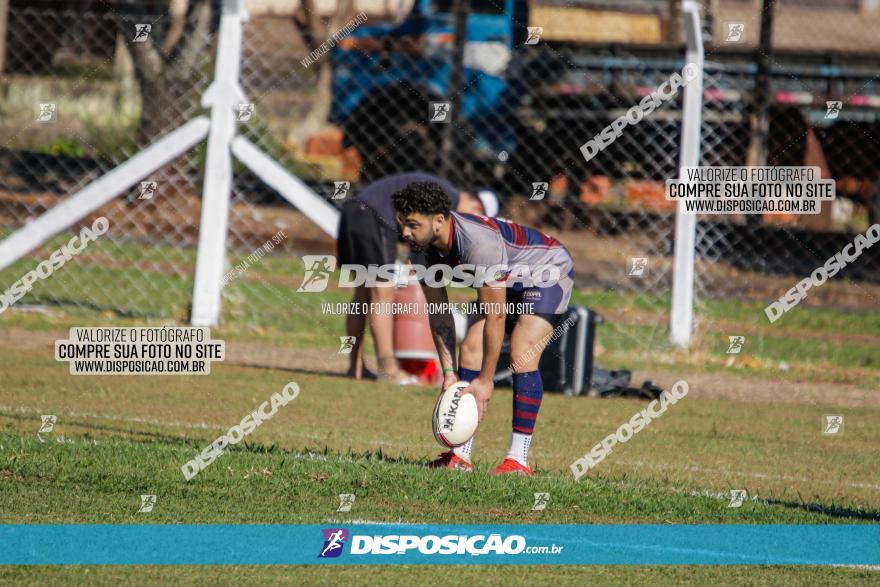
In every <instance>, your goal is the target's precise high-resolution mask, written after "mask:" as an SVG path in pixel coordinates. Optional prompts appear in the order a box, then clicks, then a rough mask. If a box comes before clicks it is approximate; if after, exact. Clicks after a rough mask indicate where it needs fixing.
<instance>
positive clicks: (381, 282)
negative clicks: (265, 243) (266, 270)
mask: <svg viewBox="0 0 880 587" xmlns="http://www.w3.org/2000/svg"><path fill="white" fill-rule="evenodd" d="M303 265H304V267H305V274H304V275H303V282H302V285H300V287H299V288H298V289H297V290H296V291H298V292H307V293H317V292H322V291H324V290H326V289H327V286H328V285H329V284H330V276H331V274H332V273H333V272H334V271H335V270H336V257H334V256H333V255H303ZM340 269H341V271H342V274H341V275H340V276H339V281H338V283H337V286H338V287H360V286H367V287H402V286H406V285H409V283H411V282H412V283H415V282H418V281H421V280H424V282H425V284H426V285H428V286H430V287H446V286H447V285H456V286H460V287H480V286H482V285H490V286H493V287H496V286H499V285H501V284H502V283H503V284H504V285H506V286H507V287H512V286H514V285H516V284H522V285H523V287H550V286H552V285H555V284H557V283H558V282H559V280H560V277H561V276H562V269H561V268H560V267H558V266H556V265H552V264H543V265H537V266H536V267H531V266H529V265H526V264H515V265H508V264H506V263H499V264H496V265H488V266H487V265H474V264H472V263H461V264H459V265H456V266H450V265H445V264H442V263H435V264H433V265H430V266H428V267H426V266H424V265H418V264H409V265H399V264H396V263H389V264H386V265H370V266H369V267H367V266H365V265H358V264H348V263H346V264H344V265H341V266H340Z"/></svg>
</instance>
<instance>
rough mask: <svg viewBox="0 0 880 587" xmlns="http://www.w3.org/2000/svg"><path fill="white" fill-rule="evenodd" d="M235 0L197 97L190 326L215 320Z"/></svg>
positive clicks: (231, 118)
mask: <svg viewBox="0 0 880 587" xmlns="http://www.w3.org/2000/svg"><path fill="white" fill-rule="evenodd" d="M242 18H243V13H242V11H241V3H240V0H223V15H222V17H221V18H220V35H219V38H218V40H217V65H216V67H215V68H214V81H213V82H212V83H211V86H210V87H209V88H208V90H207V92H205V95H204V96H203V97H202V106H204V107H206V108H207V107H209V106H210V108H211V131H210V133H209V134H208V156H207V161H206V163H205V178H204V182H203V187H202V216H201V222H200V223H199V247H198V257H197V260H196V277H195V286H194V288H193V303H192V317H191V321H192V324H193V326H215V325H216V324H217V323H218V321H219V320H220V294H221V293H222V289H223V282H222V280H223V272H224V270H225V269H226V232H227V226H228V222H229V200H230V197H231V193H232V153H231V151H230V148H231V144H232V139H233V138H234V137H235V131H236V118H235V114H234V111H235V106H236V105H237V104H239V103H242V102H244V99H245V98H244V92H243V91H242V90H241V87H240V86H239V85H238V73H239V64H240V61H241V59H240V58H241V38H242V30H241V29H242V27H241V22H242Z"/></svg>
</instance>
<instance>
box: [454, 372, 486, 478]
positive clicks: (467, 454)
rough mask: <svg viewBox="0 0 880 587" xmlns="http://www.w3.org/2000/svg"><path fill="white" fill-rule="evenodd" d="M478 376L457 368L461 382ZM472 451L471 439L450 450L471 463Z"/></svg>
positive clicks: (477, 373)
mask: <svg viewBox="0 0 880 587" xmlns="http://www.w3.org/2000/svg"><path fill="white" fill-rule="evenodd" d="M479 374H480V372H479V371H474V370H472V369H465V368H464V367H461V366H459V367H458V378H459V379H460V380H461V381H473V380H474V379H476V378H477V376H478V375H479ZM473 449H474V439H473V438H471V439H470V440H468V441H467V442H465V443H464V444H462V445H461V446H458V447H456V448H454V449H452V452H453V453H455V456H457V457H458V458H460V459H464V460H466V461H467V462H469V463H470V462H471V451H472V450H473Z"/></svg>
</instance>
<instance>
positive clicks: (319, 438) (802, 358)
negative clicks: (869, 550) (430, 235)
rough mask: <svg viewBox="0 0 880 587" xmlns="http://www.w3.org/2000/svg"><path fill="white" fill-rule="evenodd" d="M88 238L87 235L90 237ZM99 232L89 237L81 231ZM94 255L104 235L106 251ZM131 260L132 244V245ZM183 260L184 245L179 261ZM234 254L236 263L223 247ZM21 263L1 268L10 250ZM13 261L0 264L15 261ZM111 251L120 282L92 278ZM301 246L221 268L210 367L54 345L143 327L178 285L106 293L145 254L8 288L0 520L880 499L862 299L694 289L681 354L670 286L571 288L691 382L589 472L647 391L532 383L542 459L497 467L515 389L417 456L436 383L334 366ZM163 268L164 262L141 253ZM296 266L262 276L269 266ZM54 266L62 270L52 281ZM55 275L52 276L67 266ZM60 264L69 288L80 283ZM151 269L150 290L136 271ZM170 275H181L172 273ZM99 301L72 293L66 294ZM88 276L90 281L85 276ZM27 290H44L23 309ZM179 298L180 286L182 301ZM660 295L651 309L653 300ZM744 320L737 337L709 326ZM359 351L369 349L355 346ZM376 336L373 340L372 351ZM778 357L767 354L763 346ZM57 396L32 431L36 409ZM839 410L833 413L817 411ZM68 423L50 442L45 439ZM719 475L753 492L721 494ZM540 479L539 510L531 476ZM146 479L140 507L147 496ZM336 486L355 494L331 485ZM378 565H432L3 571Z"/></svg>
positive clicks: (661, 510) (644, 519)
mask: <svg viewBox="0 0 880 587" xmlns="http://www.w3.org/2000/svg"><path fill="white" fill-rule="evenodd" d="M89 252H90V253H92V252H93V251H91V250H90V251H89ZM95 252H96V253H97V252H98V251H95ZM106 253H107V254H111V253H112V251H110V252H106ZM141 254H142V255H144V258H143V259H142V262H143V263H148V261H149V260H150V259H149V255H150V253H149V252H146V253H141ZM183 261H184V260H183V259H182V258H181V262H183ZM233 262H234V261H233ZM14 267H15V266H14ZM23 269H24V270H26V268H23V267H21V266H20V267H17V268H15V270H11V269H7V270H6V271H4V272H3V273H2V274H0V276H2V278H3V280H2V282H3V283H11V282H12V281H13V280H14V279H15V278H16V276H19V275H20V274H21V273H22V272H23ZM107 271H113V272H117V273H115V274H114V275H115V277H114V280H115V282H118V283H120V284H125V285H124V287H122V286H121V289H120V290H117V291H103V290H102V292H101V293H99V292H98V291H97V290H98V289H99V288H98V287H97V286H96V285H95V286H94V288H95V292H94V297H92V293H91V290H90V286H88V285H87V284H94V283H101V282H104V283H106V281H104V280H105V279H106V278H107V275H106V274H105V273H106V272H107ZM301 273H302V268H301V267H298V266H297V265H296V263H295V259H294V260H293V261H292V260H290V259H289V258H266V259H264V260H263V261H262V262H261V263H260V264H258V265H256V266H254V267H252V268H251V269H250V270H249V271H248V273H247V274H246V275H245V276H244V277H243V278H242V279H241V280H240V281H237V282H235V283H234V284H233V285H232V289H231V290H230V294H231V297H230V299H229V300H227V302H226V303H227V306H226V309H227V310H228V312H227V313H226V314H224V316H225V319H224V323H223V325H222V327H220V328H217V329H213V330H212V336H213V338H215V339H217V338H219V339H223V340H225V341H226V343H227V352H228V358H227V360H226V361H225V362H224V363H219V364H218V363H215V364H214V365H213V367H212V372H211V375H210V376H205V377H194V376H190V377H187V376H152V377H150V376H144V377H128V376H105V377H99V376H72V375H70V374H69V373H68V366H67V364H66V363H59V362H56V361H55V360H54V354H53V343H54V340H57V339H61V338H67V331H68V329H69V328H71V327H73V326H97V325H115V326H122V325H149V324H164V323H168V322H169V321H174V320H180V319H181V317H182V315H181V312H182V310H181V307H182V306H181V296H180V292H186V291H187V290H188V287H189V284H185V283H184V284H181V283H180V281H176V282H175V281H174V279H172V278H169V277H166V278H164V279H166V281H168V282H169V283H172V282H174V285H173V287H171V286H169V287H168V288H165V287H164V285H163V283H164V282H163V281H162V279H159V278H158V277H157V278H156V279H155V280H153V279H152V278H150V285H149V288H157V290H158V291H160V292H163V291H164V292H165V293H167V295H157V296H155V298H154V299H153V300H152V302H151V303H152V305H150V306H148V307H143V308H141V310H140V311H135V308H134V307H133V306H132V308H129V310H130V311H128V310H126V311H123V312H111V311H109V308H110V307H111V306H112V304H113V303H114V302H113V300H115V299H116V298H117V297H119V298H120V299H121V300H122V302H121V303H123V305H124V303H125V301H126V298H125V295H126V294H125V292H126V291H128V292H130V294H131V295H134V294H133V293H132V292H138V291H142V290H143V288H144V287H148V286H147V285H145V284H143V283H139V282H138V280H137V277H138V276H141V279H143V277H142V274H141V273H140V272H135V270H133V269H124V268H122V269H120V268H115V269H107V268H102V267H100V266H96V265H92V264H89V263H71V264H70V265H69V266H65V267H64V269H63V273H60V274H59V276H58V280H57V282H56V281H55V279H54V278H53V279H52V280H49V281H47V282H43V283H40V284H39V285H38V287H37V288H35V290H34V292H33V293H32V295H31V296H30V297H29V298H26V299H25V300H23V301H22V302H20V303H19V304H20V306H17V307H13V309H11V310H8V311H6V312H4V313H3V314H0V521H2V523H314V524H324V523H343V524H344V523H352V522H356V521H372V522H382V521H384V522H398V521H402V522H448V523H583V524H589V523H677V524H681V523H686V524H698V523H818V524H838V523H875V524H876V523H877V522H878V521H880V477H878V466H877V462H878V460H877V454H878V448H880V391H878V389H880V387H878V386H880V353H878V349H880V314H878V313H877V312H876V311H874V312H863V313H858V312H835V311H833V310H829V309H813V308H808V307H803V308H799V309H798V310H797V311H795V312H790V313H789V315H787V316H786V317H785V319H784V320H782V321H781V323H780V325H779V326H778V327H776V326H774V327H772V328H771V327H770V325H768V324H767V322H766V319H765V318H764V317H763V312H762V309H761V308H760V307H759V306H758V305H756V304H746V303H739V302H736V301H725V302H709V301H706V302H703V303H702V305H701V308H700V314H701V316H702V320H703V321H702V323H701V329H700V336H699V338H698V340H697V342H696V344H695V347H694V349H692V351H691V352H690V353H682V352H680V351H676V350H674V349H672V348H671V347H669V346H668V345H667V344H666V343H665V342H664V339H665V332H664V330H663V326H662V325H663V324H665V322H664V320H665V317H664V314H663V308H665V307H667V306H668V304H666V305H664V304H665V302H663V300H660V301H659V302H657V300H653V301H651V302H650V303H648V302H646V301H645V300H644V299H643V298H640V297H638V296H635V295H632V294H621V293H614V292H601V291H590V290H583V291H578V292H577V293H576V294H575V297H574V300H573V301H574V302H576V303H583V304H587V305H589V306H590V307H592V308H594V309H597V310H599V311H600V312H603V313H605V314H606V316H607V317H608V318H609V323H608V324H605V325H603V326H602V327H600V333H599V345H600V348H599V362H600V363H601V364H602V365H603V366H605V367H609V368H618V367H627V368H634V369H635V371H636V373H635V375H636V379H637V382H639V383H640V382H641V379H646V378H650V379H653V380H654V381H657V382H658V383H660V384H661V385H663V386H665V387H668V386H669V385H671V384H672V383H673V382H675V381H677V380H679V379H684V380H686V381H688V383H689V385H690V393H689V394H688V396H687V397H686V398H685V399H683V400H681V401H680V402H679V403H678V404H676V405H675V406H673V407H672V408H670V410H669V412H667V413H666V414H665V415H664V416H663V417H662V418H661V419H659V420H657V421H655V422H654V423H652V424H651V425H650V426H648V427H647V428H646V429H645V430H643V431H642V432H641V433H640V434H638V435H636V436H635V437H634V438H633V439H632V440H630V441H629V442H628V443H627V444H626V445H623V446H620V447H618V448H615V449H614V452H613V453H612V454H611V455H610V456H609V457H608V458H607V459H606V460H605V461H604V462H603V463H602V464H600V465H599V466H598V467H597V468H596V470H594V471H592V472H591V473H590V475H589V477H588V478H585V479H583V480H582V481H581V482H580V483H576V482H575V481H574V479H573V477H572V475H571V473H570V471H569V469H568V466H569V465H570V464H571V463H572V462H573V461H574V460H575V459H576V458H578V457H580V456H582V455H583V454H584V453H585V452H587V451H589V449H590V448H591V447H592V446H593V445H595V444H596V443H598V442H599V441H600V440H601V439H602V438H603V437H604V436H606V435H607V434H609V433H611V432H613V431H614V430H615V429H616V428H617V427H618V426H619V425H620V424H621V423H623V422H625V421H627V420H628V419H629V418H630V416H631V415H632V414H634V413H635V412H637V411H638V410H640V409H641V408H642V407H643V406H644V403H643V402H641V401H638V400H627V399H615V400H600V399H590V398H568V397H564V396H562V395H560V394H549V393H548V394H547V395H545V400H544V403H543V406H542V408H541V415H540V418H539V421H538V427H537V430H536V435H535V444H534V446H533V449H532V461H533V465H535V467H536V469H537V471H538V473H539V475H538V476H537V477H536V478H531V479H524V478H501V479H499V478H494V477H491V476H489V475H488V474H487V473H488V471H489V470H490V469H491V468H492V467H494V466H495V465H496V464H497V463H498V462H500V460H501V458H502V457H503V456H504V453H505V451H506V448H507V443H508V441H509V432H510V402H511V391H510V390H509V389H504V388H499V389H496V395H495V397H494V398H493V402H492V406H491V408H490V411H489V414H488V416H487V419H486V421H485V422H484V423H483V425H482V426H481V428H480V431H479V433H478V435H477V438H476V447H475V457H476V463H477V470H476V472H475V473H474V474H470V475H468V474H461V473H455V472H448V471H433V470H427V469H426V468H425V467H424V465H425V463H426V462H427V461H429V460H430V459H432V458H433V457H434V456H435V455H436V454H437V453H438V452H440V448H439V447H438V446H437V445H436V443H435V441H434V440H433V437H432V435H431V433H430V429H429V422H430V414H431V410H432V407H433V402H434V399H435V396H436V392H437V390H436V389H435V388H432V387H422V386H418V387H407V388H400V387H392V386H389V385H383V384H376V383H368V382H353V381H350V380H348V379H345V378H343V377H341V373H342V372H343V370H344V366H345V358H344V357H343V356H340V355H338V354H337V348H338V340H339V339H338V337H339V336H340V335H341V334H343V322H342V318H341V317H339V316H322V315H321V314H320V305H319V304H320V302H322V301H347V299H348V294H347V293H346V292H344V291H341V290H331V291H328V292H327V293H326V294H325V295H321V296H302V295H300V296H296V297H295V299H293V291H294V290H295V288H296V286H297V285H298V284H299V282H300V278H299V275H301ZM157 275H158V274H157ZM273 275H274V276H277V275H286V276H290V277H289V279H287V281H288V282H289V283H278V280H277V278H276V279H271V276H273ZM62 277H63V279H62ZM65 284H66V286H67V287H66V289H65V288H63V287H62V286H64V285H65ZM74 286H75V287H76V288H79V289H74ZM151 291H152V290H151ZM187 295H188V294H187ZM65 296H67V297H69V298H70V299H80V300H82V299H85V300H93V303H91V304H90V306H88V307H73V306H70V305H65V304H63V303H59V301H60V302H63V300H64V299H65ZM102 296H103V297H102ZM28 302H30V303H34V302H42V303H43V304H46V306H47V307H48V309H47V310H41V311H25V308H24V305H25V304H26V303H28ZM183 307H184V308H185V304H184V306H183ZM658 308H661V309H660V310H658ZM731 334H743V335H745V336H746V337H747V344H746V347H745V348H744V350H743V352H742V354H741V355H738V356H736V357H735V358H731V357H730V356H728V355H726V350H727V336H728V335H731ZM370 349H371V347H370V348H369V349H368V351H367V352H368V353H372V351H371V350H370ZM368 356H369V357H370V358H372V356H371V354H370V355H368ZM782 363H784V364H785V367H784V368H783V367H781V364H782ZM289 381H295V382H297V384H298V385H299V386H300V389H301V393H300V395H299V397H298V398H297V399H296V400H295V401H293V402H292V403H290V404H289V405H288V406H286V407H284V408H281V409H280V411H279V412H278V414H277V415H276V416H275V417H274V418H272V419H271V420H269V421H267V422H265V423H264V424H263V425H262V426H260V427H259V428H257V429H256V430H255V431H254V433H253V434H251V435H250V436H249V437H248V438H247V441H246V442H245V443H242V444H240V445H238V446H236V447H234V448H232V449H231V450H228V451H227V453H226V454H224V455H223V456H222V457H220V458H219V459H218V460H217V461H215V462H214V463H213V464H212V465H211V466H209V467H208V468H207V469H206V470H205V471H203V472H202V473H200V474H199V475H198V476H197V477H195V478H194V479H193V480H191V481H189V482H186V481H184V479H183V476H182V474H181V472H180V466H181V465H182V464H183V463H184V462H185V461H187V460H189V459H191V458H193V457H194V456H195V455H196V453H198V452H199V451H201V450H202V448H204V447H205V446H206V445H207V444H209V443H210V442H211V441H213V440H214V439H215V438H217V437H218V436H219V435H220V434H222V433H225V432H226V430H228V429H229V427H230V426H232V425H234V424H236V423H238V422H239V421H240V420H241V419H242V417H244V416H245V415H246V414H248V413H249V412H250V411H252V410H253V409H254V408H255V407H256V406H257V405H259V404H260V403H261V402H263V401H265V400H266V399H268V398H269V396H270V395H271V394H272V393H273V392H276V391H279V390H280V389H281V388H282V387H283V386H284V385H285V384H286V383H287V382H289ZM42 414H54V415H57V416H58V422H57V424H56V426H55V432H54V433H52V434H49V435H43V437H44V439H45V440H47V442H40V441H39V440H38V439H37V437H36V432H37V429H38V428H39V426H40V415H42ZM825 414H842V415H844V417H845V428H844V432H843V434H841V435H837V436H823V435H822V434H821V422H822V417H823V415H825ZM59 440H62V441H63V442H58V441H59ZM731 489H746V490H748V492H749V495H750V496H751V499H750V500H749V501H747V502H746V503H745V504H744V505H743V506H742V507H741V508H729V507H728V501H729V492H730V490H731ZM539 491H540V492H549V493H550V495H551V501H550V505H549V506H548V507H547V509H546V510H545V511H543V512H534V511H532V510H531V507H532V504H533V494H534V493H535V492H539ZM145 493H148V494H155V495H157V505H156V507H155V509H154V511H153V512H151V513H148V514H147V513H138V512H137V509H138V506H139V503H140V500H139V496H140V495H141V494H145ZM340 493H354V494H355V495H356V501H355V504H354V507H353V508H352V510H351V512H348V513H340V512H337V511H336V510H337V507H338V497H337V496H338V495H339V494H340ZM876 573H877V571H873V570H866V569H851V568H812V567H806V568H795V567H738V566H734V567H660V568H656V567H655V568H648V567H591V568H576V567H553V566H548V567H541V568H536V567H526V568H521V567H519V568H513V567H492V568H485V569H478V568H467V569H464V568H462V569H455V570H454V572H449V573H444V574H443V576H442V580H443V582H444V583H451V584H453V585H459V584H461V585H464V584H474V583H486V584H498V583H501V582H502V581H507V580H510V579H511V578H517V579H520V578H522V579H525V580H526V581H529V582H535V583H559V584H583V583H585V582H589V581H596V582H601V583H602V584H606V583H610V584H638V583H644V582H645V581H651V582H652V583H660V584H678V583H696V584H705V583H709V582H723V583H724V584H742V585H746V584H768V585H788V584H832V583H834V584H839V583H846V584H862V583H864V584H868V583H874V584H876V581H877V574H876ZM240 580H251V581H258V582H260V583H267V584H276V583H278V584H280V583H285V584H287V583H290V584H338V583H339V582H340V580H342V581H346V580H351V581H352V582H375V583H378V584H412V583H414V582H416V581H419V580H421V581H424V582H426V583H435V582H438V581H439V576H438V575H437V571H436V570H435V568H432V567H413V566H410V567H388V568H379V567H369V568H360V567H346V568H341V567H334V568H332V569H329V568H303V567H296V568H289V567H233V568H229V569H228V570H226V569H224V570H220V569H211V568H202V567H174V568H158V567H151V568H144V567H102V568H98V567H77V568H59V567H46V568H38V569H22V568H11V567H5V568H2V569H0V582H4V583H6V582H8V583H14V584H36V583H38V582H39V583H41V584H43V583H46V582H52V583H59V584H80V583H82V582H84V581H89V582H90V583H96V584H120V583H123V584H143V583H160V582H161V583H167V582H172V581H173V582H175V583H179V584H187V585H188V584H193V585H195V584H213V583H217V582H230V583H231V582H235V581H240Z"/></svg>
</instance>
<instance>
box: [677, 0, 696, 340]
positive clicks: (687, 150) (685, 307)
mask: <svg viewBox="0 0 880 587" xmlns="http://www.w3.org/2000/svg"><path fill="white" fill-rule="evenodd" d="M682 16H683V17H684V31H685V35H686V38H687V51H686V53H685V60H686V62H687V63H694V64H696V65H697V66H698V67H699V75H698V76H697V77H696V79H694V80H693V81H691V82H690V83H689V84H687V85H686V86H685V90H684V106H683V110H682V123H681V152H680V154H679V161H678V168H679V169H678V176H679V178H680V179H684V177H683V176H684V174H683V173H682V168H684V167H697V166H699V165H700V141H701V126H702V123H703V37H702V30H701V25H700V7H699V5H698V4H697V3H696V2H694V1H693V0H685V1H684V2H682ZM696 228H697V217H696V214H694V213H686V212H685V211H684V202H683V201H681V200H679V202H678V210H677V212H676V215H675V262H674V269H673V277H672V308H671V311H670V318H669V339H670V341H671V342H672V344H674V345H676V346H679V347H682V348H687V346H688V344H689V343H690V340H691V334H692V332H693V324H694V259H695V254H696V251H695V246H696Z"/></svg>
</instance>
